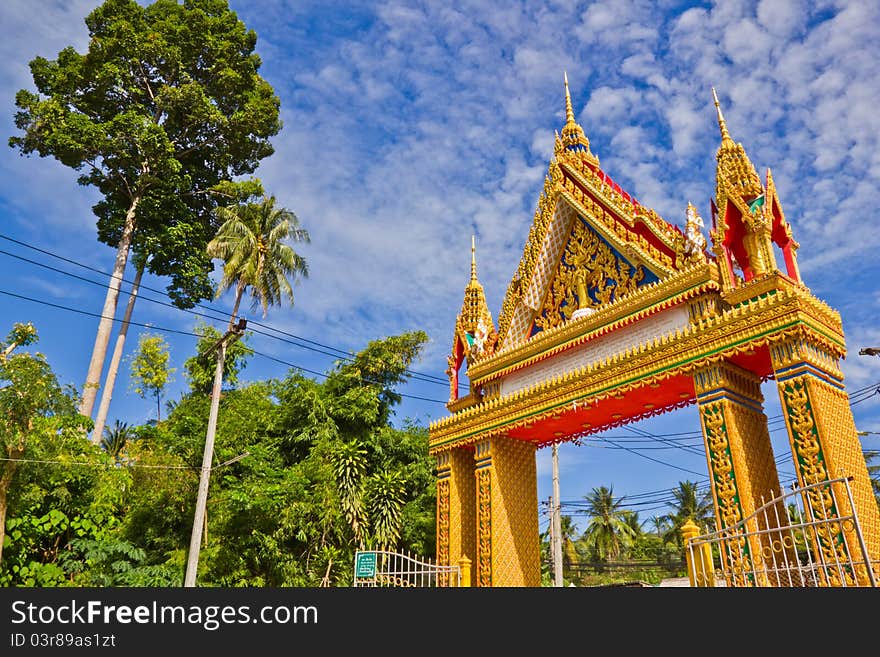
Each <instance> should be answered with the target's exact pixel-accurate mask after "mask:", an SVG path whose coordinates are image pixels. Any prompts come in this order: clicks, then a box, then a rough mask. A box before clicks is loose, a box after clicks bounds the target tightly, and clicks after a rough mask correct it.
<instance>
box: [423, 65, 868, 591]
mask: <svg viewBox="0 0 880 657" xmlns="http://www.w3.org/2000/svg"><path fill="white" fill-rule="evenodd" d="M713 94H714V91H713ZM565 102H566V123H565V126H564V127H563V128H562V133H561V135H559V134H557V136H556V144H555V149H554V158H553V161H551V163H550V165H549V170H548V174H547V177H546V179H545V182H544V189H543V193H542V194H541V198H540V200H539V202H538V207H537V210H536V212H535V216H534V220H533V223H532V226H531V229H530V231H529V236H528V239H527V242H526V245H525V249H524V252H523V256H522V259H521V260H520V263H519V267H518V268H517V271H516V273H515V274H514V276H513V279H512V280H511V282H510V284H509V286H508V289H507V293H506V296H505V298H504V301H503V304H502V307H501V312H500V315H499V318H498V324H497V326H496V324H495V323H494V321H493V318H492V314H491V312H490V311H489V310H488V308H487V306H486V299H485V296H484V293H483V288H482V286H481V285H480V283H479V280H478V279H477V270H476V258H475V256H473V257H472V266H471V278H470V282H469V283H468V285H467V287H466V288H465V297H464V303H463V306H462V310H461V313H460V314H459V316H458V318H457V321H456V325H455V333H454V338H453V346H452V352H451V355H450V356H449V358H448V361H449V368H448V370H447V374H448V375H449V379H450V400H449V402H448V404H447V408H448V409H449V411H450V412H451V415H450V416H448V417H446V418H443V419H441V420H439V421H437V422H434V423H432V424H431V426H430V450H431V453H432V454H433V455H434V456H435V457H436V460H437V561H438V564H445V565H452V564H455V563H456V562H457V561H458V560H459V559H460V558H461V557H462V556H467V557H470V558H472V560H473V563H474V569H475V577H474V580H475V584H476V585H477V586H539V585H540V554H539V538H538V512H537V482H536V471H535V452H536V450H537V449H538V448H540V447H543V446H547V445H551V444H553V443H554V442H562V441H569V440H574V439H577V438H583V437H585V436H588V435H590V434H592V433H596V432H599V431H603V430H605V429H608V428H611V427H614V426H618V425H621V424H625V423H628V422H632V421H635V420H638V419H641V418H644V417H649V416H652V415H655V414H658V413H662V412H665V411H669V410H672V409H675V408H680V407H682V406H685V405H690V404H697V405H698V406H699V414H700V419H701V424H702V429H703V436H704V443H705V448H706V456H707V461H708V467H709V474H710V479H711V482H712V494H713V498H714V504H715V516H716V523H717V525H718V527H719V528H720V529H723V528H725V527H732V526H733V525H735V524H736V523H738V522H739V521H740V520H742V519H743V518H746V517H748V516H750V515H752V513H753V512H754V511H755V510H756V509H757V508H759V507H760V506H761V500H762V499H770V498H772V497H775V496H779V495H781V490H780V485H779V477H778V475H777V471H776V464H775V462H774V457H773V452H772V448H771V444H770V436H769V430H768V428H767V417H766V416H765V414H764V411H763V401H764V400H763V396H762V393H761V382H762V381H764V380H769V379H773V380H775V382H776V387H777V389H778V392H779V396H780V400H781V402H782V410H783V414H784V416H785V421H786V427H787V431H788V435H789V440H790V443H791V448H792V458H793V460H794V465H795V471H796V473H797V477H798V481H799V484H800V485H801V486H810V485H812V484H816V483H819V482H824V481H831V480H834V479H836V478H838V477H848V478H850V482H851V488H852V498H851V499H852V500H853V503H852V505H853V506H854V508H849V507H850V503H849V502H848V499H850V498H848V497H847V495H845V494H842V492H841V494H839V495H836V496H824V497H823V496H811V497H810V498H809V500H808V501H809V503H810V504H811V505H812V506H813V509H814V511H815V513H816V515H817V516H820V517H835V516H848V515H851V514H853V513H854V514H857V516H858V518H859V521H860V523H861V526H862V530H863V533H864V537H865V541H866V544H867V548H868V551H869V553H870V554H871V558H872V560H873V561H874V562H875V566H874V568H875V571H876V570H878V569H880V512H878V508H877V503H876V501H875V498H874V496H873V493H872V491H871V483H870V479H869V476H868V471H867V468H866V465H865V460H864V456H863V455H862V451H861V445H860V443H859V439H858V436H857V431H856V427H855V423H854V420H853V416H852V412H851V410H850V406H849V400H848V396H847V393H846V388H845V386H844V382H843V373H842V372H841V370H840V367H839V361H840V359H841V358H843V357H844V356H845V355H846V346H845V340H844V335H843V328H842V323H841V319H840V315H839V313H837V312H836V311H835V310H833V309H832V308H830V307H829V306H828V305H826V304H825V303H824V302H823V301H821V300H820V299H818V298H816V297H815V296H814V295H813V294H812V293H811V292H810V290H809V288H808V287H807V286H806V285H805V284H804V282H803V281H802V280H801V277H800V273H799V271H798V266H797V257H796V252H797V248H798V244H797V242H796V241H795V240H794V238H793V237H792V232H791V227H790V225H789V224H788V222H787V221H786V219H785V215H784V213H783V211H782V205H781V203H780V200H779V197H778V196H777V193H776V188H775V185H774V183H773V177H772V175H771V173H770V171H769V169H768V171H767V175H766V177H765V180H764V181H762V180H761V179H760V178H759V177H758V174H757V172H756V171H755V168H754V166H753V165H752V163H751V161H750V160H749V158H748V156H747V155H746V153H745V149H744V148H743V146H742V145H741V144H738V143H735V142H734V141H733V139H732V138H731V136H730V133H729V132H728V129H727V125H726V122H725V120H724V117H723V115H722V113H721V108H720V106H719V104H718V100H717V97H716V98H715V105H716V109H717V115H718V123H719V127H720V130H721V145H720V147H719V148H718V152H717V162H718V164H717V172H716V187H715V198H714V199H713V201H712V203H711V227H710V230H709V235H710V239H711V248H710V249H708V250H707V241H706V238H705V237H704V236H703V234H702V230H701V229H702V227H703V221H702V219H701V217H700V216H699V215H698V213H697V210H696V208H694V206H692V205H691V204H690V203H688V205H687V210H686V213H685V214H686V221H685V229H684V230H681V229H679V228H678V227H677V226H675V225H673V224H670V223H668V222H666V221H665V220H664V219H663V218H661V217H660V216H659V215H657V213H656V212H654V211H653V210H651V209H649V208H646V207H644V206H643V205H641V204H640V203H639V202H638V201H637V200H636V199H634V198H633V197H632V196H630V195H629V194H627V193H626V192H625V191H623V190H622V189H621V188H620V187H619V186H618V185H617V184H616V183H614V181H613V180H611V179H610V178H609V177H608V176H607V174H605V173H604V172H603V171H602V169H601V168H600V166H599V159H598V158H597V157H596V156H595V155H594V154H593V153H592V152H591V151H590V142H589V140H588V139H587V137H586V135H585V134H584V131H583V129H582V128H581V126H580V125H579V124H578V123H577V122H576V121H575V118H574V112H573V110H572V106H571V98H570V95H569V91H568V80H567V79H566V82H565ZM777 253H778V254H779V259H778V260H777ZM464 364H466V368H467V369H466V371H467V376H468V379H469V382H470V390H469V393H468V394H467V395H465V396H463V397H460V396H459V395H458V376H459V371H460V369H461V367H462V365H464ZM839 505H842V506H841V508H838V506H839ZM844 507H846V508H844ZM783 511H784V510H783ZM775 515H776V514H774V516H775ZM767 517H768V518H769V517H773V516H769V515H768V516H767ZM778 517H779V518H780V519H781V520H779V521H778V522H780V523H785V522H787V521H786V519H785V518H786V515H785V513H784V512H783V513H781V514H778ZM766 529H768V530H770V533H769V534H768V533H761V532H757V533H756V534H755V536H754V537H751V538H750V539H749V541H748V542H746V543H744V544H743V545H742V546H741V549H740V550H739V552H738V554H739V555H740V557H739V558H743V559H758V558H760V554H761V553H762V548H763V545H762V543H761V541H762V540H765V539H763V538H762V536H769V535H772V530H773V529H774V527H772V526H768V527H766ZM849 540H850V538H848V537H847V536H846V535H844V534H842V533H837V534H835V533H834V532H826V533H824V534H822V535H821V536H819V537H818V538H817V540H816V544H815V545H813V546H812V549H813V550H815V551H823V552H825V553H827V552H828V551H834V550H837V549H838V548H839V546H841V545H842V544H844V543H845V542H846V541H849ZM851 547H852V548H853V549H857V546H851ZM854 576H855V577H856V578H866V573H865V572H857V573H855V575H854Z"/></svg>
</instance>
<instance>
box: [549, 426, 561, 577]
mask: <svg viewBox="0 0 880 657" xmlns="http://www.w3.org/2000/svg"><path fill="white" fill-rule="evenodd" d="M561 513H562V505H561V503H560V501H559V446H558V445H557V444H556V443H553V508H552V509H551V512H550V522H551V527H552V531H551V532H550V534H551V537H552V539H551V544H550V546H551V549H552V550H553V586H562V518H561V517H560V516H561Z"/></svg>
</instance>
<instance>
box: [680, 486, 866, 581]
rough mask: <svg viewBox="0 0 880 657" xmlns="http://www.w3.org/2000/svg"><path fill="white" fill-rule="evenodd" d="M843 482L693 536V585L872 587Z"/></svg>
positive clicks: (790, 496) (803, 491) (801, 491)
mask: <svg viewBox="0 0 880 657" xmlns="http://www.w3.org/2000/svg"><path fill="white" fill-rule="evenodd" d="M849 482H850V479H849V478H843V477H842V478H838V479H832V480H829V481H823V482H819V483H815V484H811V485H808V486H805V487H803V488H797V489H794V490H793V491H792V492H790V493H786V494H784V495H780V496H779V497H775V498H774V499H771V500H770V501H769V502H766V503H763V500H762V506H761V507H759V508H758V509H757V510H756V511H755V512H754V513H753V514H751V515H750V516H749V517H747V518H745V519H743V520H741V521H740V522H738V523H736V524H735V525H732V526H730V527H726V528H724V529H723V530H720V531H716V532H713V533H711V534H705V535H702V536H697V537H696V538H692V539H691V540H690V541H689V542H688V554H687V560H688V565H689V576H690V578H691V585H692V586H727V587H853V586H855V587H876V586H877V579H878V573H880V562H873V563H872V562H871V558H870V556H869V553H868V549H867V546H866V544H865V539H864V536H863V534H862V529H861V526H860V525H859V519H858V517H857V516H856V512H855V504H854V502H853V496H852V490H851V488H850V483H849Z"/></svg>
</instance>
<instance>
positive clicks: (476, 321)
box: [456, 235, 495, 356]
mask: <svg viewBox="0 0 880 657" xmlns="http://www.w3.org/2000/svg"><path fill="white" fill-rule="evenodd" d="M494 330H495V324H494V322H493V321H492V313H491V312H490V311H489V307H488V306H487V305H486V294H485V293H484V292H483V286H482V285H481V284H480V281H479V280H477V247H476V238H475V237H474V236H473V235H471V280H470V281H469V282H468V284H467V286H465V288H464V301H463V302H462V304H461V312H460V313H459V315H458V319H457V321H456V334H458V335H460V336H461V337H462V339H463V340H465V342H466V343H467V344H469V345H470V344H471V343H469V342H467V337H466V336H467V335H470V337H471V339H472V340H473V341H474V342H473V344H474V345H477V347H476V350H477V351H476V352H473V353H474V355H476V353H478V352H481V351H482V350H483V349H484V348H485V347H486V343H485V342H484V341H485V340H486V339H487V338H488V337H489V335H490V334H491V333H492V332H493V331H494ZM467 353H468V355H469V356H470V354H471V353H472V351H471V347H470V346H469V347H468V348H467Z"/></svg>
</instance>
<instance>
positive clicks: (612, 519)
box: [583, 486, 635, 561]
mask: <svg viewBox="0 0 880 657" xmlns="http://www.w3.org/2000/svg"><path fill="white" fill-rule="evenodd" d="M584 499H585V500H586V501H587V513H588V514H589V516H590V523H589V525H587V530H586V531H585V532H584V537H583V538H584V543H585V544H586V545H587V547H588V548H590V549H591V550H592V551H593V552H594V553H595V554H596V556H597V557H598V558H599V559H600V560H602V561H606V560H608V559H615V558H617V557H618V556H620V554H621V553H622V552H623V549H624V548H626V547H628V546H629V545H631V544H632V541H633V538H634V537H635V532H634V530H633V528H632V527H631V526H630V524H629V523H628V522H627V515H626V511H625V510H624V509H621V508H620V507H621V504H623V499H624V498H622V497H621V498H620V499H615V497H614V492H613V489H612V488H610V487H606V486H600V487H598V488H594V489H593V490H592V492H591V493H590V494H589V495H585V496H584Z"/></svg>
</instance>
